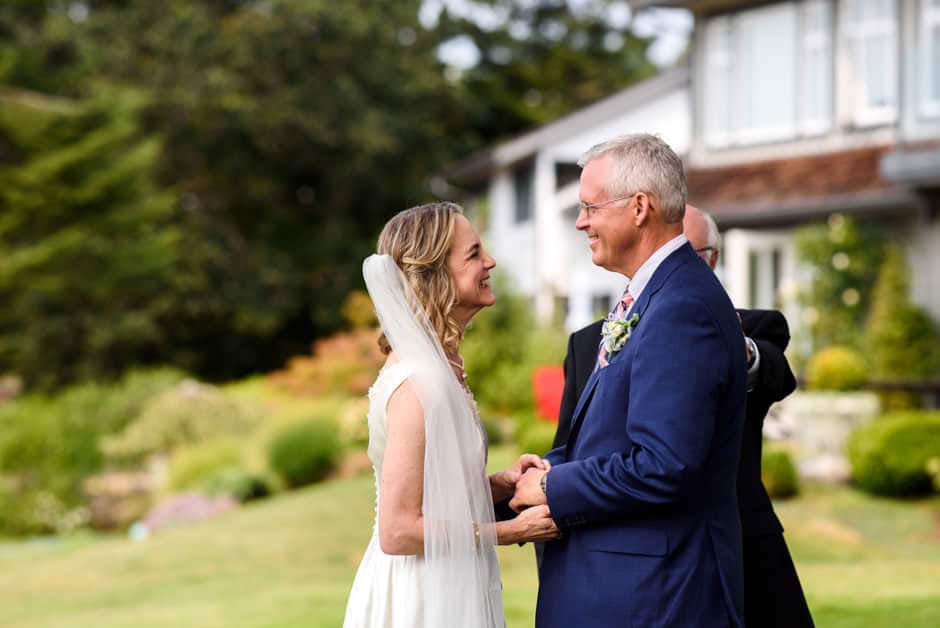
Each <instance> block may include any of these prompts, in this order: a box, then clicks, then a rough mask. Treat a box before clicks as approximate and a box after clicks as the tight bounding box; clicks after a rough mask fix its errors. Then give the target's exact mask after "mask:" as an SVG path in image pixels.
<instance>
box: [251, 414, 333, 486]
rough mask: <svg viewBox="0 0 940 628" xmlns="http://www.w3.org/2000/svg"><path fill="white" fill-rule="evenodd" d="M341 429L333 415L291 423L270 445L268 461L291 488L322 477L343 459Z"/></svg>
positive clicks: (310, 482)
mask: <svg viewBox="0 0 940 628" xmlns="http://www.w3.org/2000/svg"><path fill="white" fill-rule="evenodd" d="M341 453H342V452H341V449H340V442H339V430H338V427H337V425H336V422H335V421H333V420H331V419H326V418H318V419H310V420H306V421H302V422H299V423H295V424H293V425H288V426H287V427H285V428H283V429H282V430H281V431H279V432H278V433H277V434H276V435H275V436H274V438H273V439H272V440H271V443H270V445H269V446H268V465H269V467H270V468H271V470H273V471H274V472H275V473H277V474H278V475H279V476H280V477H281V478H282V479H283V480H284V483H285V484H286V485H287V486H288V487H290V488H296V487H298V486H304V485H306V484H312V483H314V482H317V481H319V480H322V479H323V478H324V477H326V475H327V474H329V472H330V471H332V470H333V469H334V468H335V467H336V465H337V464H338V462H339V458H340V454H341Z"/></svg>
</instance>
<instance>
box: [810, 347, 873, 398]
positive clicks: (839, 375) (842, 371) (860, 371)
mask: <svg viewBox="0 0 940 628" xmlns="http://www.w3.org/2000/svg"><path fill="white" fill-rule="evenodd" d="M866 379H867V376H866V372H865V359H864V358H863V357H862V355H861V354H859V353H858V352H856V351H853V350H852V349H849V348H848V347H840V346H833V347H827V348H825V349H823V350H821V351H819V352H817V353H816V355H814V356H813V357H812V358H811V359H810V361H809V364H808V365H807V367H806V384H807V387H808V388H810V389H811V390H859V389H860V388H862V387H863V386H864V385H865V381H866Z"/></svg>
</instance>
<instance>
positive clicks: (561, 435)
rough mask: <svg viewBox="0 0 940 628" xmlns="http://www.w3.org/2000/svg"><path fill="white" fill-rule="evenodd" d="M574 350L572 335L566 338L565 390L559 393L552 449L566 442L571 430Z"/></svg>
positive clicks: (576, 400) (575, 396) (576, 398)
mask: <svg viewBox="0 0 940 628" xmlns="http://www.w3.org/2000/svg"><path fill="white" fill-rule="evenodd" d="M575 356H576V353H575V348H574V334H571V335H570V336H568V353H566V354H565V389H564V391H563V392H562V393H561V408H560V409H559V411H558V429H557V430H556V432H555V440H554V441H552V449H554V448H555V447H558V446H559V445H561V444H563V443H564V442H565V441H566V440H568V433H569V431H570V430H571V415H573V414H574V409H575V407H576V406H577V404H578V397H577V395H576V391H577V388H578V384H577V376H576V373H577V370H576V369H575Z"/></svg>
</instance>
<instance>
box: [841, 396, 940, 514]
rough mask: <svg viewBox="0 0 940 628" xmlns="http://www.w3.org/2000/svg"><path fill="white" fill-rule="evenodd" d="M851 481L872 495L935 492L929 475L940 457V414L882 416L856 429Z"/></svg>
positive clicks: (851, 442) (851, 451)
mask: <svg viewBox="0 0 940 628" xmlns="http://www.w3.org/2000/svg"><path fill="white" fill-rule="evenodd" d="M848 454H849V462H850V464H851V465H852V478H853V480H854V481H855V482H856V484H858V486H859V487H860V488H862V489H863V490H865V491H867V492H869V493H873V494H875V495H885V496H890V497H907V496H914V495H928V494H930V493H931V492H933V490H934V486H933V481H932V478H931V476H930V473H929V472H928V463H929V462H930V460H931V459H932V458H935V457H940V412H903V413H897V414H890V415H885V416H884V417H882V418H880V419H878V420H877V421H875V422H873V423H869V424H867V425H863V426H862V427H860V428H858V429H857V430H856V431H855V432H854V433H853V434H852V436H851V438H850V439H849V443H848Z"/></svg>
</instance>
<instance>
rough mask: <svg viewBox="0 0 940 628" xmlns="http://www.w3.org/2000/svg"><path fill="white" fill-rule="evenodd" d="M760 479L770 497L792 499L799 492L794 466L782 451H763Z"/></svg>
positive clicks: (790, 458)
mask: <svg viewBox="0 0 940 628" xmlns="http://www.w3.org/2000/svg"><path fill="white" fill-rule="evenodd" d="M760 479H761V482H763V483H764V488H766V489H767V494H768V495H770V496H771V497H777V498H785V497H793V496H794V495H796V494H797V493H798V492H799V490H800V484H799V478H798V476H797V474H796V466H795V465H794V464H793V458H792V457H791V456H790V453H789V452H788V451H786V450H783V449H765V450H764V453H763V456H762V457H761V464H760Z"/></svg>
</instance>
